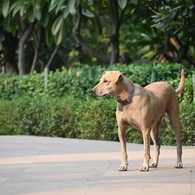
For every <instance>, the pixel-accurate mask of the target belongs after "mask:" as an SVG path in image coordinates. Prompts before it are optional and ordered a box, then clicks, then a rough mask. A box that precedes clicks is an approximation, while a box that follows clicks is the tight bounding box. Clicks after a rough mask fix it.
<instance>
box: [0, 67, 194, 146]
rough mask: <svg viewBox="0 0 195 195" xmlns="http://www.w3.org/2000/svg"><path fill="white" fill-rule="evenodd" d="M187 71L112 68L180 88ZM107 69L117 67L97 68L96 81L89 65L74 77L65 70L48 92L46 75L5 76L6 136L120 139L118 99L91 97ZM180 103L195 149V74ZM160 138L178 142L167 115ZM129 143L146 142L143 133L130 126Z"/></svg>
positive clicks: (185, 135) (186, 136)
mask: <svg viewBox="0 0 195 195" xmlns="http://www.w3.org/2000/svg"><path fill="white" fill-rule="evenodd" d="M181 68H182V65H181V64H167V65H166V66H165V65H162V64H157V65H154V66H152V65H149V64H143V65H139V64H132V65H130V66H127V65H120V64H117V65H114V66H113V67H112V70H120V71H122V72H123V73H124V75H126V76H127V77H130V78H131V79H132V80H133V81H134V82H136V83H139V84H142V85H143V86H144V85H146V84H148V83H150V81H151V74H152V73H153V72H155V73H156V81H159V80H161V81H162V80H168V82H169V83H170V84H172V85H173V86H174V87H175V88H176V87H177V86H178V83H179V78H178V77H179V72H180V70H181ZM105 70H111V68H110V67H103V66H94V69H93V71H94V75H95V79H92V78H91V76H92V75H89V66H88V65H84V66H82V68H74V69H73V70H72V71H73V72H72V73H69V72H68V71H67V70H65V69H63V70H62V71H59V70H58V71H56V72H50V75H49V83H48V88H47V90H44V75H43V74H34V75H26V76H24V77H19V76H8V77H6V76H1V77H0V83H1V85H0V91H1V93H0V95H1V100H0V107H1V115H0V134H1V135H2V134H5V135H7V134H10V135H15V134H27V135H41V136H60V137H69V138H82V139H101V140H114V141H117V140H118V134H117V123H116V119H115V109H116V100H115V99H114V98H112V97H102V98H97V97H93V96H92V95H91V88H92V87H93V86H94V85H95V84H96V83H97V82H98V79H99V78H100V77H101V74H102V73H103V72H104V71H105ZM90 73H91V71H90ZM186 73H187V74H188V73H189V71H186ZM179 101H180V107H181V114H180V116H181V121H182V125H183V131H182V143H183V145H194V144H195V140H194V137H195V136H194V135H195V134H194V132H195V131H194V114H195V113H194V110H195V109H194V108H195V105H194V104H193V103H192V102H193V87H192V79H191V75H190V74H189V76H187V78H186V88H185V91H184V94H182V95H180V96H179ZM160 137H161V144H169V145H174V144H175V136H174V133H173V131H172V128H171V125H170V122H169V120H168V118H167V117H164V119H163V121H162V125H161V130H160ZM127 140H128V141H129V142H134V143H142V135H141V132H140V131H137V130H135V129H133V128H132V127H129V128H128V129H127Z"/></svg>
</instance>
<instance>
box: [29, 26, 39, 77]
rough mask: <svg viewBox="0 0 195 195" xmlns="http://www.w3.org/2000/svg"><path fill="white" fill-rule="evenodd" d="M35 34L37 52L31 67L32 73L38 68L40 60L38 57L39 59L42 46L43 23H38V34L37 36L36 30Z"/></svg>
mask: <svg viewBox="0 0 195 195" xmlns="http://www.w3.org/2000/svg"><path fill="white" fill-rule="evenodd" d="M33 35H34V40H35V42H36V43H35V46H34V49H35V54H34V58H33V63H32V66H31V69H30V73H31V74H32V73H33V72H34V70H35V68H36V65H37V62H38V59H39V50H40V48H41V25H40V23H39V24H38V34H37V36H36V33H35V32H34V33H33Z"/></svg>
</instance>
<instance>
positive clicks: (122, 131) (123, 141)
mask: <svg viewBox="0 0 195 195" xmlns="http://www.w3.org/2000/svg"><path fill="white" fill-rule="evenodd" d="M118 136H119V140H120V146H121V156H122V164H121V166H120V167H119V171H127V169H128V161H127V158H128V156H127V151H126V127H124V126H122V125H118Z"/></svg>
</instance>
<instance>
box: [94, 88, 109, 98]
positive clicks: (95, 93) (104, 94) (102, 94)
mask: <svg viewBox="0 0 195 195" xmlns="http://www.w3.org/2000/svg"><path fill="white" fill-rule="evenodd" d="M92 93H93V95H94V96H96V97H104V96H107V95H109V92H108V93H102V92H101V93H100V94H98V93H97V92H96V90H95V89H92Z"/></svg>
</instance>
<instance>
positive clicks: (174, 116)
mask: <svg viewBox="0 0 195 195" xmlns="http://www.w3.org/2000/svg"><path fill="white" fill-rule="evenodd" d="M184 81H185V73H184V70H182V71H181V80H180V84H179V87H178V88H177V89H176V90H174V88H173V87H172V86H171V85H169V84H168V83H166V82H155V83H152V84H150V85H148V86H146V87H144V88H143V87H141V86H140V85H138V84H134V83H133V82H132V81H131V80H130V79H128V78H127V77H125V76H124V75H123V74H122V73H121V72H119V71H107V72H104V74H103V76H102V78H101V79H100V82H99V83H98V84H97V85H96V86H95V87H94V88H93V89H92V92H93V94H94V95H95V96H97V97H102V96H107V95H111V96H114V97H115V98H116V99H117V101H118V104H117V110H116V119H117V124H118V135H119V139H120V145H121V155H122V164H121V166H120V167H119V171H127V168H128V161H127V152H126V127H127V126H133V127H135V128H137V129H140V130H141V132H142V135H143V141H144V162H143V165H142V166H141V168H140V171H148V170H149V167H157V166H158V159H159V154H160V143H159V138H158V129H159V125H160V122H161V119H162V116H163V114H164V113H165V112H166V113H167V114H168V116H169V118H170V121H171V124H172V126H173V129H174V132H175V135H176V140H177V162H176V165H175V168H182V167H183V165H182V159H181V156H182V146H181V123H180V119H179V104H178V99H177V95H178V94H179V93H181V92H182V90H183V88H184ZM150 136H151V138H152V140H153V142H154V150H155V154H154V161H153V162H152V164H151V165H150V166H149V160H150Z"/></svg>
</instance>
